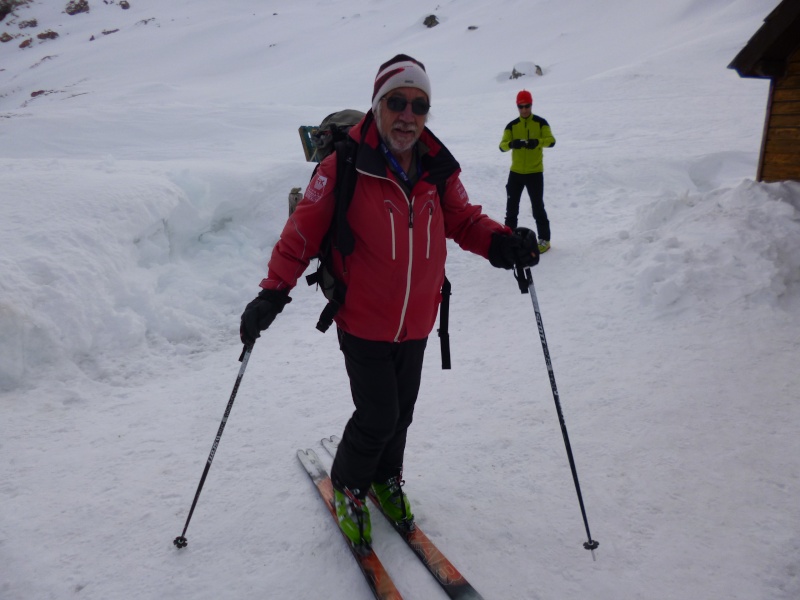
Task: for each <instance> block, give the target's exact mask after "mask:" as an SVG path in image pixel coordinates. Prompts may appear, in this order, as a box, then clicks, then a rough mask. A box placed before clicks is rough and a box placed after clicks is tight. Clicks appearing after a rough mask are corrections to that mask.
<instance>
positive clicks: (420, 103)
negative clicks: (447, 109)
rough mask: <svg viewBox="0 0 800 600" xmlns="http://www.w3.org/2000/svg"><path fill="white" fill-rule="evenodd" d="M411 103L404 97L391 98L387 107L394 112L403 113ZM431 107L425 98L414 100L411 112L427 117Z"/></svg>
mask: <svg viewBox="0 0 800 600" xmlns="http://www.w3.org/2000/svg"><path fill="white" fill-rule="evenodd" d="M408 104H409V102H408V100H406V99H405V98H403V97H402V96H389V97H388V98H386V106H387V108H388V109H389V110H391V111H392V112H397V113H401V112H403V111H404V110H405V109H406V106H408ZM430 109H431V105H430V104H428V101H427V100H425V99H424V98H414V99H413V100H412V101H411V112H412V113H414V114H415V115H418V116H420V117H421V116H423V115H427V114H428V111H429V110H430Z"/></svg>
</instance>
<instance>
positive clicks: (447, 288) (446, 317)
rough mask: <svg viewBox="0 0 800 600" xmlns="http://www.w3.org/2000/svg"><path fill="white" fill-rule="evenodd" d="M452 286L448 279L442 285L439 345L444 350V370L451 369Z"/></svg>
mask: <svg viewBox="0 0 800 600" xmlns="http://www.w3.org/2000/svg"><path fill="white" fill-rule="evenodd" d="M451 289H452V286H451V285H450V281H449V280H448V279H447V277H445V278H444V283H443V284H442V303H441V304H440V305H439V329H438V332H439V345H440V346H441V348H442V369H449V368H450V334H449V333H448V329H449V328H450V296H451V295H452V292H451Z"/></svg>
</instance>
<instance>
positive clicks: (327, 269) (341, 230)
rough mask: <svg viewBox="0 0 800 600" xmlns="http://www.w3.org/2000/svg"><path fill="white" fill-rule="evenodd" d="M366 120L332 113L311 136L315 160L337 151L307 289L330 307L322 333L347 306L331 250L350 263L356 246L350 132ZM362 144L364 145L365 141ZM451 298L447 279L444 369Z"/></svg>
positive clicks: (442, 319) (441, 188)
mask: <svg viewBox="0 0 800 600" xmlns="http://www.w3.org/2000/svg"><path fill="white" fill-rule="evenodd" d="M358 115H360V116H358ZM356 116H358V118H356ZM363 116H364V113H362V112H359V111H357V110H350V109H346V110H342V111H339V112H336V113H332V114H330V115H328V116H327V117H325V119H324V120H323V121H322V124H320V126H319V127H318V128H317V131H315V132H312V133H311V134H310V137H311V139H312V140H313V144H314V147H315V152H314V153H313V154H312V155H311V156H312V157H315V158H318V160H319V161H322V159H324V158H325V157H326V156H328V155H329V154H331V153H332V152H333V151H334V150H335V151H336V185H335V186H334V191H333V193H334V197H335V200H336V207H335V208H334V213H333V218H332V220H331V225H330V227H329V228H328V231H327V233H326V234H325V236H324V237H323V239H322V243H321V244H320V247H319V251H318V252H317V254H316V256H314V257H312V260H313V258H316V259H317V269H316V271H314V272H313V273H311V274H310V275H307V276H306V282H307V283H308V285H310V286H311V285H316V286H318V287H319V288H320V289H321V290H322V293H323V294H324V295H325V297H326V298H327V299H328V303H327V304H326V305H325V307H324V308H323V309H322V313H320V316H319V319H318V321H317V325H316V327H317V329H318V330H319V331H321V332H323V333H325V332H326V331H327V330H328V328H330V326H331V324H332V323H333V318H334V317H335V316H336V313H337V312H338V311H339V309H340V308H341V306H342V304H344V301H345V296H346V295H347V286H346V285H345V284H344V282H343V281H341V280H339V279H337V278H336V277H335V276H334V275H333V273H334V270H333V252H332V250H333V249H334V248H335V249H336V250H338V251H339V254H340V255H341V256H342V260H347V257H348V256H349V255H350V254H352V253H353V249H354V246H355V240H354V238H353V232H352V230H351V229H350V224H349V223H348V221H347V211H348V209H349V208H350V202H351V201H352V199H353V194H354V193H355V188H356V179H357V177H358V174H357V173H356V157H357V155H358V148H359V143H358V142H356V141H355V140H354V139H353V138H351V137H350V136H349V135H348V132H349V131H350V128H351V127H352V126H353V125H355V124H357V123H358V122H359V121H360V120H361V118H363ZM366 125H367V124H365V127H364V128H363V131H364V132H366V130H367V127H366ZM301 130H302V127H301ZM362 135H363V134H362ZM301 137H302V131H301ZM361 141H362V142H363V139H362V140H361ZM318 167H319V165H317V167H315V168H314V173H312V177H313V176H314V174H315V173H316V171H317V168H318ZM437 190H438V193H439V198H440V200H441V199H442V198H444V192H445V184H444V183H441V184H438V186H437ZM450 296H451V286H450V281H448V279H447V277H445V278H444V283H443V284H442V302H441V304H440V305H439V329H438V331H437V333H438V335H439V339H440V345H441V351H442V369H449V368H450V335H449V332H448V329H449V312H450Z"/></svg>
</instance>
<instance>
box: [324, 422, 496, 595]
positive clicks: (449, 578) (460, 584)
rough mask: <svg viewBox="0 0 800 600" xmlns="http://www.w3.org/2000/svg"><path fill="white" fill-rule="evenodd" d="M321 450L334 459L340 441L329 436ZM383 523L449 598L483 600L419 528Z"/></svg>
mask: <svg viewBox="0 0 800 600" xmlns="http://www.w3.org/2000/svg"><path fill="white" fill-rule="evenodd" d="M322 446H323V447H324V448H325V449H326V450H327V451H328V453H329V454H330V455H331V456H333V457H335V456H336V449H337V448H338V447H339V437H338V436H335V435H332V436H331V437H329V438H323V439H322ZM369 497H370V499H371V500H372V503H373V504H374V505H375V506H376V507H378V509H379V510H380V511H381V513H383V509H382V507H381V505H380V503H379V502H378V498H377V497H376V496H375V494H374V493H373V492H372V490H370V491H369ZM383 516H384V517H386V514H385V513H383ZM386 520H387V521H389V523H390V524H391V525H392V527H394V530H395V531H396V532H397V533H399V534H400V537H402V538H403V539H404V540H405V542H406V544H408V546H409V548H411V549H412V550H413V551H414V554H416V555H417V558H419V559H420V560H421V561H422V564H424V565H425V567H426V568H427V569H428V571H430V573H431V575H433V577H434V579H436V581H437V582H438V583H439V585H440V586H442V589H443V590H444V592H445V593H446V594H447V595H448V596H449V597H450V598H453V599H454V600H483V596H481V595H480V594H479V593H478V592H477V590H476V589H475V588H474V587H472V585H470V583H469V582H468V581H467V580H466V579H465V578H464V576H463V575H462V574H461V573H459V571H458V569H456V568H455V566H453V563H451V562H450V561H449V560H448V559H447V557H446V556H445V555H444V554H443V553H442V551H441V550H439V549H438V548H437V547H436V545H435V544H434V543H433V542H432V541H431V540H430V538H429V537H428V536H427V535H425V532H423V531H422V529H420V528H419V525H416V524H415V525H414V528H413V529H412V530H410V531H409V530H408V529H407V528H405V527H403V526H402V525H398V524H397V523H395V522H394V521H393V520H392V519H389V518H388V517H386Z"/></svg>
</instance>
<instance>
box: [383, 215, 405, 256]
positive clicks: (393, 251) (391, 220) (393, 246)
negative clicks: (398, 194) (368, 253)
mask: <svg viewBox="0 0 800 600" xmlns="http://www.w3.org/2000/svg"><path fill="white" fill-rule="evenodd" d="M383 207H384V209H385V210H386V220H387V221H388V226H389V244H390V245H389V252H390V256H391V257H392V260H397V227H398V225H399V224H400V222H401V221H402V219H401V217H400V214H401V213H400V208H399V207H398V206H396V205H395V204H394V203H393V202H392V201H391V200H384V201H383Z"/></svg>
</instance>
